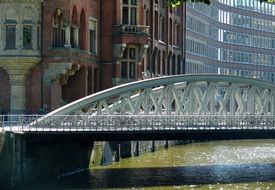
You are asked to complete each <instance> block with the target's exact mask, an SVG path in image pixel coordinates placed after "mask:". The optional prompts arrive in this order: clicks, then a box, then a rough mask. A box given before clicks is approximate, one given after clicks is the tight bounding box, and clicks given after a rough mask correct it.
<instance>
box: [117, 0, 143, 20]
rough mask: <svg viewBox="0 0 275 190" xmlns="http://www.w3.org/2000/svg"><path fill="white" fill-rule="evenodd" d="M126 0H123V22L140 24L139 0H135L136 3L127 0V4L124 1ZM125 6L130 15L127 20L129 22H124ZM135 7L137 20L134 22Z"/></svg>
mask: <svg viewBox="0 0 275 190" xmlns="http://www.w3.org/2000/svg"><path fill="white" fill-rule="evenodd" d="M123 1H124V0H122V2H121V7H122V8H121V24H123V25H138V21H139V19H138V16H139V13H138V12H139V11H138V10H139V9H138V4H139V1H137V0H135V2H136V4H132V1H133V0H126V1H128V3H127V4H124V2H123ZM124 8H126V9H127V16H128V20H127V23H125V22H124ZM133 9H135V18H134V19H135V20H134V22H133V23H132V19H133V18H132V10H133Z"/></svg>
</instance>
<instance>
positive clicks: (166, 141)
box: [164, 140, 169, 148]
mask: <svg viewBox="0 0 275 190" xmlns="http://www.w3.org/2000/svg"><path fill="white" fill-rule="evenodd" d="M168 147H169V142H168V140H165V144H164V148H168Z"/></svg>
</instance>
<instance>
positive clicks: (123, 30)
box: [113, 25, 149, 36]
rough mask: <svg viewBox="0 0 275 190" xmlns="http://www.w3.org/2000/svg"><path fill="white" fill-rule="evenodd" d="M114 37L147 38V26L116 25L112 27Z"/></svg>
mask: <svg viewBox="0 0 275 190" xmlns="http://www.w3.org/2000/svg"><path fill="white" fill-rule="evenodd" d="M113 34H114V35H123V34H134V35H147V36H149V26H143V25H116V26H114V27H113Z"/></svg>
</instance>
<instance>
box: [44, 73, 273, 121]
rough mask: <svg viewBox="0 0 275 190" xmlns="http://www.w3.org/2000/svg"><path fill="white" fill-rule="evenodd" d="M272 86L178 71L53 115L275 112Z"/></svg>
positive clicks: (91, 98) (89, 98) (86, 99)
mask: <svg viewBox="0 0 275 190" xmlns="http://www.w3.org/2000/svg"><path fill="white" fill-rule="evenodd" d="M274 94H275V86H274V84H273V83H269V82H266V81H261V80H257V79H251V78H244V77H239V76H229V75H178V76H168V77H160V78H154V79H147V80H143V81H137V82H132V83H128V84H124V85H120V86H116V87H113V88H110V89H107V90H104V91H101V92H98V93H95V94H92V95H90V96H87V97H84V98H82V99H79V100H77V101H75V102H72V103H70V104H68V105H66V106H64V107H61V108H59V109H57V110H55V111H53V112H51V113H49V114H48V116H52V115H227V114H229V115H249V114H256V115H257V114H261V115H275V100H274V98H275V96H274Z"/></svg>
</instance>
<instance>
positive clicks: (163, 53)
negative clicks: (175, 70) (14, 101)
mask: <svg viewBox="0 0 275 190" xmlns="http://www.w3.org/2000/svg"><path fill="white" fill-rule="evenodd" d="M165 70H166V57H165V51H163V52H162V75H166V71H165Z"/></svg>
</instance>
